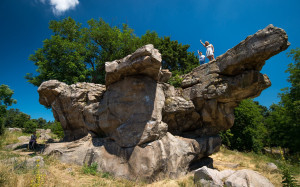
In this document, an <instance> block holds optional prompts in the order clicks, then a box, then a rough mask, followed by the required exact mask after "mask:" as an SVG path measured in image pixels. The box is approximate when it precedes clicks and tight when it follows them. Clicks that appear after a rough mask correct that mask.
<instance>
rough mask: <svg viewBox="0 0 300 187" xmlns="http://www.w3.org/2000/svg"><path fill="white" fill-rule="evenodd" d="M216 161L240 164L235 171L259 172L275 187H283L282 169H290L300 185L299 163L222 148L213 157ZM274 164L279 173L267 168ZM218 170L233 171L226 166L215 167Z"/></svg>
mask: <svg viewBox="0 0 300 187" xmlns="http://www.w3.org/2000/svg"><path fill="white" fill-rule="evenodd" d="M211 157H212V158H213V159H214V161H221V162H225V163H236V164H239V166H238V167H237V168H234V170H240V169H252V170H254V171H257V172H259V173H260V174H262V175H263V176H265V177H266V178H268V179H269V180H270V181H271V183H272V184H274V185H275V186H282V184H281V181H282V172H281V168H288V169H289V171H290V172H291V174H292V175H293V176H294V177H295V179H296V180H297V181H298V183H300V166H299V163H294V164H291V163H289V162H288V161H286V160H284V159H279V158H277V159H276V158H271V157H269V156H266V155H263V154H257V153H254V152H248V153H244V152H238V151H231V150H228V149H226V148H224V147H221V149H220V151H219V152H217V153H215V154H213V155H212V156H211ZM269 162H272V163H274V164H275V165H277V167H278V168H279V169H278V170H277V171H271V170H269V169H268V168H267V167H266V164H267V163H269ZM215 167H216V168H217V169H218V170H224V169H232V168H228V167H225V166H215Z"/></svg>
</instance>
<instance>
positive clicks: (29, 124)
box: [23, 120, 37, 133]
mask: <svg viewBox="0 0 300 187" xmlns="http://www.w3.org/2000/svg"><path fill="white" fill-rule="evenodd" d="M36 129H37V123H35V122H33V121H32V120H29V121H26V122H25V125H24V130H23V131H24V132H25V133H33V132H35V131H36Z"/></svg>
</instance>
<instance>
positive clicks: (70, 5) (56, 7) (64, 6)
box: [40, 0, 79, 15]
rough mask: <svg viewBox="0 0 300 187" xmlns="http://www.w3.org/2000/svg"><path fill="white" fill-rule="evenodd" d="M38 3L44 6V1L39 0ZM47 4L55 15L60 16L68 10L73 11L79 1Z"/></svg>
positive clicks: (48, 0) (67, 0)
mask: <svg viewBox="0 0 300 187" xmlns="http://www.w3.org/2000/svg"><path fill="white" fill-rule="evenodd" d="M40 2H42V3H44V4H45V2H46V0H40ZM47 2H48V3H49V4H50V5H51V6H52V11H53V13H54V14H55V15H61V14H62V13H64V12H65V11H67V10H69V9H74V8H75V7H76V6H77V5H78V4H79V0H47Z"/></svg>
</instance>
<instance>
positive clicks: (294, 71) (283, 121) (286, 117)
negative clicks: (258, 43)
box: [266, 48, 300, 153]
mask: <svg viewBox="0 0 300 187" xmlns="http://www.w3.org/2000/svg"><path fill="white" fill-rule="evenodd" d="M288 56H289V57H292V59H293V60H294V61H293V62H292V63H290V64H289V65H288V69H287V70H286V72H288V73H289V74H290V75H289V78H288V82H290V83H291V86H290V87H287V88H284V89H282V93H280V94H279V96H280V98H281V100H280V102H279V103H278V104H274V105H272V106H271V109H270V116H269V117H268V118H267V121H266V122H267V125H268V128H269V129H270V137H271V142H272V143H273V146H281V147H285V148H289V150H290V152H291V153H296V152H300V137H299V134H300V118H299V116H300V48H296V49H292V50H291V51H290V52H289V53H288Z"/></svg>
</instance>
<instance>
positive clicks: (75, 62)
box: [25, 18, 89, 86]
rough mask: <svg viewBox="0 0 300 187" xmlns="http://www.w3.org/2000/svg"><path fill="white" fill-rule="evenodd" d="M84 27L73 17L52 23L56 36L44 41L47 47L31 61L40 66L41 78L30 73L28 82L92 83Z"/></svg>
mask: <svg viewBox="0 0 300 187" xmlns="http://www.w3.org/2000/svg"><path fill="white" fill-rule="evenodd" d="M80 27H81V24H79V23H76V22H75V21H74V20H73V19H71V18H66V19H64V20H62V21H50V24H49V28H50V29H51V30H52V31H53V33H54V35H52V36H51V38H50V39H46V40H44V41H43V48H40V49H38V50H37V51H35V53H34V54H32V55H30V57H29V60H31V61H33V62H34V64H35V65H36V66H37V67H38V68H37V70H36V71H37V72H38V73H39V74H38V75H37V76H34V75H33V74H27V75H26V76H25V78H26V79H28V81H29V82H30V83H32V84H33V85H35V86H39V85H40V84H41V83H42V82H44V81H46V80H50V79H57V80H60V81H62V82H65V83H67V84H72V83H75V82H78V81H82V82H83V81H88V80H89V69H88V68H87V66H86V64H85V61H84V60H85V56H84V54H85V51H86V49H85V42H84V38H83V36H82V32H81V30H80Z"/></svg>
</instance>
